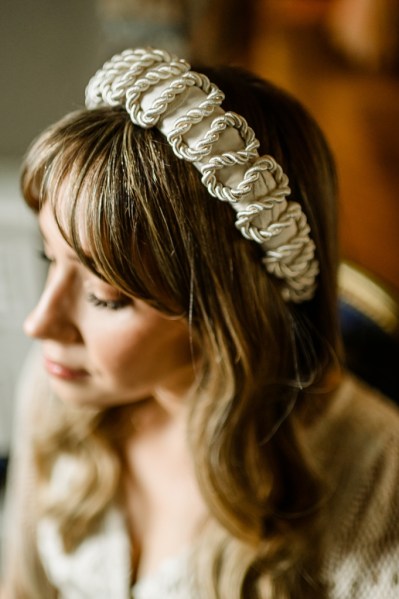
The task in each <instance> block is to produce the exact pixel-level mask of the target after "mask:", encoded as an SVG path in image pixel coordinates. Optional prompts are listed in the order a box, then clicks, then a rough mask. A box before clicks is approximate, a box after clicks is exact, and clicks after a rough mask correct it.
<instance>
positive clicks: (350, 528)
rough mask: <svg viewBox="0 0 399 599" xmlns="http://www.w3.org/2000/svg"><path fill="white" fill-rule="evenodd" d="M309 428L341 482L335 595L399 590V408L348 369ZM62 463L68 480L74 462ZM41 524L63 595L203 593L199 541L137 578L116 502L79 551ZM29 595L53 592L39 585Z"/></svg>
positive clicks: (330, 537)
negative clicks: (196, 562)
mask: <svg viewBox="0 0 399 599" xmlns="http://www.w3.org/2000/svg"><path fill="white" fill-rule="evenodd" d="M22 412H23V411H22ZM22 412H21V415H22ZM22 420H24V419H23V418H22ZM18 434H19V435H22V434H23V435H24V439H25V441H26V439H27V438H29V435H28V431H27V430H24V429H21V428H19V433H18ZM306 434H307V437H308V439H309V446H310V448H311V451H312V453H314V456H315V457H316V458H317V460H318V461H319V463H320V464H321V465H322V467H323V468H324V470H325V471H326V472H327V473H328V475H329V478H330V483H331V488H332V489H333V491H332V498H331V501H330V502H329V505H330V508H329V509H330V511H329V514H328V526H327V527H326V538H325V542H326V546H327V548H328V550H327V560H326V562H325V564H324V577H325V579H326V580H327V581H328V583H329V585H330V595H329V597H330V598H331V599H396V598H399V411H398V408H396V407H395V406H393V405H391V404H390V403H389V402H388V401H387V400H385V399H383V398H381V397H379V396H378V395H376V394H375V393H374V392H372V391H371V390H370V389H368V388H366V387H364V386H363V385H361V384H360V383H358V382H357V381H355V380H353V379H352V378H350V377H347V378H346V380H345V381H344V383H343V384H342V385H341V387H340V389H339V391H338V392H337V393H336V395H335V398H334V400H333V401H332V402H331V405H330V407H329V410H328V412H327V414H326V415H325V416H324V417H323V419H320V420H319V421H318V422H317V424H313V425H312V426H310V427H309V429H308V430H307V431H306ZM24 445H25V449H27V447H26V443H24ZM17 446H18V444H17ZM23 453H24V452H21V451H17V457H18V456H19V455H20V460H19V462H20V463H19V464H18V469H17V471H16V472H15V473H14V477H13V478H12V481H13V484H12V487H15V489H13V488H11V489H10V496H11V500H10V502H9V510H10V516H9V523H11V526H10V527H9V532H8V540H7V545H6V548H5V552H6V555H8V556H9V558H10V559H9V563H10V570H12V565H13V562H14V564H17V563H18V556H17V555H16V556H15V553H17V551H18V550H17V549H13V547H14V546H15V547H17V546H18V541H16V542H14V541H15V540H16V539H17V538H18V530H19V532H20V533H21V534H20V537H21V538H23V537H24V535H29V532H32V530H30V531H29V530H28V531H27V530H25V531H24V530H23V528H24V517H26V513H25V511H27V512H29V506H28V504H29V499H27V497H26V496H27V495H29V493H31V492H32V489H30V490H29V491H28V490H27V489H29V477H30V474H29V467H28V466H27V463H28V462H27V456H25V457H24V456H23V455H22V454H23ZM24 462H25V463H24ZM60 466H62V468H60V469H59V471H60V472H61V471H62V473H63V474H62V478H63V480H64V481H65V474H66V473H67V471H68V464H67V463H63V464H60ZM56 470H57V469H56ZM55 476H56V477H57V474H55ZM60 482H61V478H60ZM33 492H34V491H33ZM23 496H25V497H23ZM24 506H26V510H25V507H24ZM21 510H22V512H23V513H18V511H21ZM21 529H22V532H21ZM33 534H34V539H35V541H34V542H36V543H37V546H38V549H39V555H40V558H41V561H42V564H43V566H44V568H45V571H46V572H47V576H48V578H49V579H50V581H51V582H52V584H53V585H54V586H55V587H56V588H57V589H58V590H59V597H61V598H62V599H129V598H134V599H196V593H195V589H194V586H193V584H192V582H191V578H190V567H189V562H190V560H189V557H190V552H189V550H187V551H186V552H184V553H182V554H181V555H179V556H175V557H172V558H171V559H170V560H168V561H167V562H165V563H164V564H163V565H162V567H161V568H160V569H159V571H157V572H155V573H154V574H153V575H152V576H150V577H148V578H145V579H143V580H140V581H139V582H138V583H137V584H136V585H135V586H134V587H133V589H131V588H130V583H129V580H130V572H129V568H130V547H129V539H128V536H127V532H126V530H125V525H124V521H123V518H122V515H121V514H120V513H119V512H118V510H117V509H116V508H111V509H109V511H108V513H107V515H106V517H105V518H104V520H103V523H102V527H101V528H100V530H99V531H98V532H97V533H96V535H93V536H91V537H88V538H86V539H85V541H84V542H83V543H82V544H81V545H80V546H79V547H78V548H77V549H76V550H75V551H74V552H73V553H72V554H66V553H65V552H64V551H63V548H62V544H61V542H60V538H59V535H58V532H57V529H56V527H55V526H54V523H53V522H52V521H49V520H42V521H41V522H39V524H38V526H37V527H36V528H35V529H34V531H33ZM13 553H14V555H13ZM14 567H16V568H17V566H14ZM6 583H7V579H6ZM24 597H25V595H24ZM27 597H29V599H47V596H43V595H42V596H41V597H40V598H39V595H38V594H37V593H35V592H34V591H32V594H31V596H30V595H27ZM48 597H53V594H49V595H48ZM7 599H16V596H13V595H10V596H9V597H8V596H7ZM18 599H19V596H18ZM266 599H267V598H266ZM293 599H295V598H293Z"/></svg>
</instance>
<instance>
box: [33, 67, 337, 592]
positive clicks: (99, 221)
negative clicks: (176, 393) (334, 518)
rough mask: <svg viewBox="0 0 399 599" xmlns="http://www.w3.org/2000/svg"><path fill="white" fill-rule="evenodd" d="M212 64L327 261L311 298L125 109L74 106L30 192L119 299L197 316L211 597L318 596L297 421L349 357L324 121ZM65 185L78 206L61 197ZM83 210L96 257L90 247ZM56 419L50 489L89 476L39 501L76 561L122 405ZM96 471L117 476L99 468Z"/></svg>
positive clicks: (316, 490)
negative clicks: (339, 361)
mask: <svg viewBox="0 0 399 599" xmlns="http://www.w3.org/2000/svg"><path fill="white" fill-rule="evenodd" d="M201 70H202V72H205V74H207V73H209V74H210V75H209V76H211V77H212V80H213V81H214V82H215V83H216V84H217V85H219V86H220V87H221V89H223V91H224V92H225V94H226V101H225V104H224V105H225V106H226V109H230V110H235V111H237V112H239V113H240V114H242V115H243V116H244V117H245V118H246V119H247V121H248V122H249V124H250V126H251V127H252V128H253V129H254V130H255V132H256V135H257V137H258V139H259V140H260V141H261V148H260V150H261V152H262V153H265V154H266V153H267V154H271V155H272V156H274V157H275V158H276V160H277V161H278V162H279V163H280V164H281V165H282V167H283V169H284V171H285V172H286V173H287V174H288V176H289V179H290V185H291V188H292V197H293V199H295V200H296V201H298V202H299V203H300V204H301V205H302V207H303V209H304V211H305V213H306V214H307V217H308V221H309V223H310V226H311V230H312V236H313V239H314V240H315V243H316V248H317V259H318V260H319V263H320V275H319V277H318V288H317V291H316V293H315V296H314V298H313V299H312V300H311V301H309V302H305V303H304V304H302V305H294V304H289V303H288V304H287V303H285V302H284V301H283V300H282V298H281V294H280V292H279V282H278V281H277V280H274V279H273V277H271V276H269V275H267V274H266V273H265V271H264V268H263V267H262V263H261V259H260V255H259V249H258V248H257V247H256V246H255V245H254V244H252V243H249V242H248V241H246V240H245V239H243V238H242V237H241V235H240V234H239V233H238V232H237V230H236V229H235V227H234V224H233V223H234V216H233V214H232V211H231V208H230V207H229V206H227V205H225V204H223V203H222V202H219V201H216V200H215V199H214V198H211V197H210V196H209V195H208V194H207V192H206V190H205V188H204V187H203V186H202V184H201V182H200V178H199V175H198V173H197V171H196V170H195V169H194V168H193V167H192V166H191V165H189V164H187V163H183V162H182V161H180V160H179V159H177V158H176V157H175V156H174V154H173V152H172V151H171V148H170V147H169V144H168V143H167V142H166V141H165V140H164V139H163V137H162V135H161V134H159V133H158V132H157V131H156V130H143V129H140V128H138V127H136V126H135V125H133V124H132V122H131V121H130V119H129V116H128V115H127V113H126V112H125V111H124V110H122V109H120V108H101V109H95V110H91V111H86V110H82V111H78V112H75V113H73V114H71V115H69V116H67V117H65V118H64V119H63V120H61V121H60V122H58V123H56V124H55V125H54V126H52V127H50V128H49V129H48V130H47V131H46V132H45V133H43V134H42V135H41V136H40V137H39V138H38V140H37V141H36V142H35V143H34V144H33V146H32V147H31V149H30V151H29V153H28V155H27V157H26V160H25V164H24V168H23V173H22V188H23V192H24V196H25V198H26V201H27V203H28V204H29V205H30V206H31V207H32V208H33V209H34V210H36V211H38V210H40V208H41V205H42V203H43V202H51V203H52V205H53V208H54V212H55V214H56V216H57V217H58V222H59V226H60V228H61V229H62V231H63V234H64V235H65V237H66V239H67V240H68V242H69V243H70V244H71V246H72V247H73V248H74V249H75V251H76V252H77V254H78V255H79V257H80V259H81V260H82V261H83V262H84V263H85V264H86V265H87V266H88V267H89V268H91V269H92V270H94V271H95V272H96V273H97V274H99V275H100V276H101V277H103V278H104V279H105V280H107V281H108V282H110V283H111V284H112V285H115V286H116V287H118V288H119V289H121V290H122V291H123V292H124V293H125V294H127V295H131V296H134V297H140V298H142V299H144V300H146V301H148V302H149V303H150V304H151V305H152V306H154V307H156V308H157V309H159V310H162V311H164V312H167V313H169V314H174V315H180V316H181V317H183V318H186V319H187V320H188V321H189V323H190V326H191V329H192V335H193V343H195V342H196V341H197V340H199V341H200V346H201V348H202V361H201V373H200V374H201V376H200V381H199V385H198V390H197V392H196V393H195V396H194V397H193V399H192V402H191V410H190V417H189V442H190V447H191V452H192V457H193V461H194V464H195V467H196V474H197V478H198V483H199V486H200V489H201V492H202V494H203V496H204V498H205V500H206V501H207V504H208V506H209V511H210V514H211V516H212V524H211V525H210V526H209V528H208V527H207V529H206V530H205V531H204V533H203V539H201V540H200V541H199V544H198V550H197V556H196V564H197V569H198V570H201V588H200V589H199V592H200V593H203V596H204V597H207V599H213V598H214V599H216V598H217V597H226V598H227V597H228V598H229V599H239V598H241V597H242V598H249V597H250V598H251V599H252V598H254V597H256V596H258V595H257V593H259V596H262V591H261V590H259V589H260V588H261V587H260V586H259V585H260V581H261V580H262V579H263V578H265V577H266V579H267V585H268V589H269V590H268V593H269V594H270V596H271V597H278V598H279V599H282V598H284V597H290V596H292V594H291V593H293V594H295V597H296V598H300V597H306V598H307V599H310V598H311V597H318V599H320V598H321V597H323V588H322V585H321V583H320V584H319V582H320V581H319V580H318V574H319V573H318V565H319V558H320V556H319V555H318V551H319V549H320V543H319V539H320V513H321V511H322V510H321V509H319V508H320V499H321V497H322V493H323V484H322V481H321V480H320V477H319V474H318V473H317V472H316V469H315V467H314V465H313V464H312V463H311V460H310V458H309V456H308V454H307V450H306V447H304V443H303V441H302V439H301V437H300V435H299V434H298V426H297V422H298V419H299V418H300V411H301V406H302V405H306V406H307V408H308V406H309V405H310V406H311V401H312V399H311V397H310V395H309V393H308V392H307V391H309V390H310V391H314V390H315V389H317V386H318V384H319V383H320V382H321V381H322V380H323V378H324V377H325V375H326V373H327V372H328V370H329V368H330V367H331V365H332V363H333V361H334V359H335V356H336V352H337V347H338V327H337V313H336V312H337V310H336V290H335V278H336V266H337V243H336V214H335V211H336V198H335V194H336V189H335V173H334V166H333V161H332V159H331V155H330V152H329V150H328V147H327V145H326V142H325V140H324V137H323V136H322V134H321V133H320V130H319V128H318V127H317V125H316V124H315V122H314V121H313V120H312V119H311V117H310V116H309V115H308V114H307V113H306V111H305V110H304V109H303V108H302V107H301V106H300V105H299V104H298V103H297V102H296V101H295V100H294V99H292V98H291V97H290V96H289V95H287V94H285V93H284V92H282V91H281V90H279V89H277V88H276V87H274V86H273V85H271V84H269V83H266V82H263V81H261V80H258V79H256V78H254V77H252V76H250V75H248V74H247V73H244V72H242V71H238V70H237V69H220V70H214V69H212V70H206V69H201ZM71 165H72V166H71ZM69 176H71V177H70V182H71V181H72V185H73V187H72V189H73V193H72V196H71V199H70V206H68V211H67V212H66V211H65V210H64V208H65V207H63V206H62V205H61V204H60V201H59V198H60V194H58V193H57V192H58V190H59V188H60V185H62V183H63V181H64V180H65V179H66V178H67V177H69ZM82 190H83V191H84V192H85V193H84V194H83V193H81V192H82ZM87 192H88V193H87ZM87 197H89V198H90V201H87ZM82 210H83V214H84V222H85V225H86V226H85V243H86V244H87V243H88V246H89V251H90V257H88V256H87V253H86V252H87V248H86V251H85V249H84V248H83V247H82V240H81V239H80V234H81V222H82V221H81V219H82ZM66 214H68V215H69V217H68V220H67V222H66V219H65V215H66ZM79 227H80V228H79ZM60 409H61V410H62V417H61V418H59V419H58V421H57V423H56V424H55V425H52V426H51V427H50V428H49V430H48V431H47V433H46V435H45V436H44V437H43V435H42V438H41V439H40V440H37V442H36V455H37V463H38V465H39V472H40V476H41V478H40V480H41V485H42V487H43V488H44V489H46V488H48V486H49V481H50V479H51V471H52V468H53V466H54V463H55V461H56V458H57V452H58V453H59V452H66V453H68V454H70V455H73V456H75V457H76V460H77V463H79V464H80V465H81V466H80V470H79V472H82V471H83V472H85V475H84V477H83V480H84V481H85V484H83V485H82V484H80V485H79V486H78V485H77V486H76V489H75V493H74V494H72V493H71V494H70V495H68V497H61V498H60V497H57V499H56V500H55V499H52V498H51V496H50V495H49V494H47V498H48V497H50V499H47V501H46V503H45V506H46V507H45V511H46V513H48V514H52V515H53V516H55V517H56V518H57V520H58V522H59V526H60V531H61V534H62V537H63V540H64V544H65V547H66V549H67V550H71V549H73V547H74V546H75V545H76V544H77V543H79V541H80V540H81V538H82V535H85V534H87V533H88V532H90V530H91V528H92V527H94V526H95V525H96V523H97V522H98V520H99V518H101V516H102V514H103V513H104V511H105V510H106V509H107V506H108V505H109V503H110V501H112V499H113V498H114V497H115V495H116V493H117V489H118V477H119V467H120V466H119V462H118V452H117V449H116V447H117V445H118V434H117V432H116V431H117V430H118V428H117V425H116V423H118V422H119V419H118V410H117V409H113V410H108V411H105V412H103V413H100V414H95V415H93V416H92V417H88V419H87V423H86V425H85V426H82V423H81V421H80V425H79V426H77V421H78V420H79V418H76V415H75V414H73V413H72V412H69V410H68V408H67V407H62V408H60ZM310 409H311V408H310ZM120 434H121V435H122V434H124V433H123V432H122V430H121V433H120ZM99 461H101V463H102V464H105V465H107V467H105V468H103V467H101V468H98V467H96V464H98V463H99ZM44 496H45V497H46V495H44ZM309 580H310V582H309ZM264 584H266V582H265V581H264ZM294 590H295V592H294ZM268 596H269V595H268Z"/></svg>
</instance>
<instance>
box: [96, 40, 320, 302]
mask: <svg viewBox="0 0 399 599" xmlns="http://www.w3.org/2000/svg"><path fill="white" fill-rule="evenodd" d="M223 100H224V94H223V92H222V91H221V90H220V89H219V88H218V87H217V86H216V85H214V84H213V83H211V82H210V81H209V79H208V78H207V77H206V76H205V75H202V74H200V73H196V72H193V71H191V69H190V65H189V64H188V63H187V62H186V61H185V60H182V59H179V58H177V57H176V56H173V55H171V54H169V53H167V52H165V51H163V50H156V49H151V48H139V49H136V50H125V51H124V52H122V53H121V54H118V55H116V56H114V57H113V58H112V59H111V60H109V61H108V62H106V63H105V64H104V66H103V67H102V69H100V70H99V71H97V73H96V74H95V75H94V77H93V78H92V79H91V80H90V82H89V84H88V86H87V89H86V106H87V108H88V109H93V108H96V107H99V106H104V105H105V106H123V107H124V108H125V109H126V111H127V112H128V113H129V115H130V118H131V120H132V122H133V123H134V124H135V125H138V126H139V127H143V128H149V127H157V128H158V129H159V130H160V131H161V132H162V133H163V134H164V135H165V137H166V139H167V140H168V142H169V143H170V145H171V147H172V148H173V151H174V153H175V154H176V156H178V157H179V158H181V159H182V160H186V161H188V162H191V163H193V164H194V166H195V167H196V168H197V169H198V171H199V172H200V173H201V178H202V183H203V184H204V185H205V187H206V188H207V190H208V192H209V193H210V194H211V195H212V196H214V197H215V198H218V199H219V200H222V201H225V202H229V203H230V204H231V206H232V207H233V208H234V210H235V211H236V213H237V214H236V227H237V228H238V229H239V230H240V231H241V233H242V235H243V236H244V237H245V238H246V239H249V240H252V241H255V242H257V243H259V244H260V245H261V247H262V249H263V251H264V257H263V263H264V265H265V267H266V270H267V271H268V272H269V273H270V274H272V275H273V276H275V277H278V279H280V280H281V282H282V285H281V291H282V295H283V298H284V300H286V301H293V302H302V301H305V300H308V299H311V298H312V297H313V295H314V292H315V288H316V282H315V281H316V276H317V274H318V271H319V267H318V262H317V260H316V259H315V244H314V242H313V241H312V239H311V238H310V235H309V233H310V227H309V225H308V223H307V219H306V215H305V214H304V212H303V210H302V207H301V206H300V204H299V203H297V202H294V201H288V200H287V197H288V196H289V195H290V188H289V185H288V177H287V176H286V175H285V173H284V172H283V170H282V168H281V167H280V165H279V164H277V162H276V161H275V160H274V158H272V157H271V156H259V153H258V148H259V141H258V140H257V139H256V137H255V133H254V131H253V130H252V129H251V127H250V126H249V125H248V123H247V121H246V120H245V119H244V118H243V117H241V116H239V115H238V114H236V113H234V112H225V111H224V110H223V109H222V108H221V104H222V102H223Z"/></svg>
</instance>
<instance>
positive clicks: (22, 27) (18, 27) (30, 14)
mask: <svg viewBox="0 0 399 599" xmlns="http://www.w3.org/2000/svg"><path fill="white" fill-rule="evenodd" d="M99 41H100V35H99V27H98V22H97V19H96V11H95V0H84V1H82V0H67V1H65V0H1V2H0V89H1V93H0V130H1V135H0V155H3V156H4V155H6V156H12V157H17V158H18V157H20V156H21V154H22V153H23V152H24V151H25V149H26V146H27V144H28V143H29V142H30V141H31V139H32V138H33V137H34V136H35V135H36V134H37V133H38V132H39V131H41V130H42V129H43V128H44V127H45V126H46V125H48V124H50V123H51V122H52V121H54V120H56V119H57V118H59V117H60V116H61V115H62V114H64V113H65V112H67V111H69V110H71V109H73V108H75V107H77V106H79V105H80V104H82V103H83V99H84V98H83V92H84V87H85V85H86V83H87V80H88V77H90V75H91V74H92V73H93V70H94V69H95V68H97V67H98V65H99Z"/></svg>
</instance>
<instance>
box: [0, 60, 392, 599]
mask: <svg viewBox="0 0 399 599" xmlns="http://www.w3.org/2000/svg"><path fill="white" fill-rule="evenodd" d="M207 73H208V74H209V77H210V79H211V81H212V82H216V84H217V86H218V87H216V85H214V84H213V83H210V82H209V80H208V79H207V78H206V77H205V76H204V75H203V74H202V75H201V74H200V75H198V74H196V73H195V72H192V71H191V70H190V68H189V65H187V64H186V63H185V62H184V61H181V60H178V59H176V58H175V57H171V56H169V55H168V54H167V53H165V52H162V51H157V50H140V49H139V50H136V51H126V52H125V53H123V54H122V55H121V56H116V57H114V59H112V61H110V62H109V63H106V65H104V67H103V69H101V70H100V71H99V72H98V73H97V74H96V75H95V77H94V78H93V79H92V80H91V82H90V84H89V87H88V90H87V97H86V103H87V109H85V110H81V111H78V112H75V113H73V114H71V115H68V116H67V117H65V118H64V119H63V120H61V121H60V122H59V123H56V124H55V125H53V126H52V127H50V128H49V129H48V130H47V131H46V132H44V133H43V134H42V135H41V136H40V137H39V138H38V140H37V141H36V142H35V143H34V144H33V146H32V147H31V149H30V150H29V152H28V155H27V157H26V160H25V163H24V167H23V173H22V187H23V191H24V196H25V198H26V201H27V203H28V204H29V206H31V207H32V209H33V210H35V211H36V212H37V213H38V219H39V224H40V227H41V230H42V233H43V239H44V250H45V257H46V259H47V260H48V261H49V262H50V268H49V276H48V282H47V285H46V288H45V290H44V292H43V295H42V298H41V299H40V301H39V304H38V305H37V306H36V308H35V309H34V311H33V312H32V314H31V315H30V316H29V317H28V319H27V321H26V323H25V330H26V332H27V334H29V335H31V336H32V337H35V338H38V339H40V340H41V341H42V347H43V360H42V361H41V364H42V365H43V364H44V370H45V371H46V375H45V376H43V374H42V373H41V370H42V365H41V366H40V368H39V369H38V368H36V367H35V377H36V378H35V381H36V382H35V383H30V389H32V388H33V391H31V390H30V392H29V393H28V395H29V398H30V399H29V406H27V407H26V413H25V412H24V413H23V414H22V420H23V422H25V425H24V426H25V427H26V428H24V429H23V433H22V434H21V436H23V438H24V442H23V444H24V449H23V450H22V449H21V450H20V452H19V453H20V457H19V460H18V459H16V466H15V475H14V480H13V481H12V482H13V485H11V486H14V487H15V488H16V491H15V497H16V499H15V500H13V505H14V506H15V507H14V516H12V515H11V519H12V521H13V522H14V528H13V531H12V534H10V548H9V558H8V566H7V568H6V577H5V588H6V591H7V593H8V594H7V596H8V597H18V598H25V597H27V598H28V597H29V598H31V597H38V598H39V597H40V598H43V597H53V596H54V597H57V596H59V597H66V598H67V599H74V598H81V597H95V598H96V599H99V598H100V597H113V598H119V597H120V598H125V597H129V596H133V597H134V598H135V599H142V598H143V599H152V598H155V597H156V598H160V597H162V598H168V597H171V598H174V599H178V598H183V597H184V598H185V599H197V598H207V599H216V598H219V597H220V598H223V599H224V598H228V599H236V598H237V599H238V598H245V599H247V598H250V599H253V598H256V597H259V598H260V599H264V598H265V599H266V598H267V599H269V598H278V599H284V598H295V599H297V598H302V597H304V598H306V599H309V598H312V597H317V598H318V599H320V598H323V597H329V598H338V597H339V598H340V599H341V598H342V597H351V598H358V599H360V598H364V597H378V596H379V597H382V596H383V597H385V598H387V599H389V598H391V597H392V598H393V597H394V596H395V592H397V591H398V570H397V566H396V563H397V559H396V558H397V557H398V523H397V522H398V519H397V518H396V519H395V515H397V511H398V507H397V490H396V489H397V480H398V475H397V459H398V417H397V414H396V412H395V410H394V409H393V408H392V407H391V406H389V405H386V404H385V403H384V402H383V400H381V399H379V398H376V397H375V396H374V395H373V394H372V393H371V392H370V391H369V390H367V389H365V388H363V387H361V386H360V385H358V383H355V382H354V381H352V380H351V379H350V378H349V377H348V376H346V375H345V374H344V373H343V372H342V370H341V368H340V359H339V356H340V349H339V331H338V325H337V308H336V300H337V298H336V284H335V280H336V266H337V242H336V216H335V209H336V189H335V173H334V166H333V162H332V159H331V155H330V152H329V150H328V147H327V145H326V143H325V141H324V138H323V136H322V134H321V133H320V131H319V129H318V127H317V125H316V124H315V123H314V121H313V120H312V119H311V118H310V117H309V115H308V114H307V113H306V112H305V110H304V109H303V108H302V107H301V106H300V105H299V104H298V103H297V102H296V101H295V100H293V99H292V98H291V97H289V96H288V95H286V94H285V93H284V92H282V91H281V90H279V89H277V88H275V87H274V86H272V85H271V84H269V83H265V82H262V81H260V80H258V79H256V78H254V77H252V76H250V75H248V74H245V73H243V72H241V71H237V70H235V69H220V70H212V71H211V70H209V71H207ZM219 87H220V88H221V89H222V90H223V92H224V93H225V95H226V98H225V100H224V98H223V94H222V92H220V89H219ZM222 102H223V108H221V104H222ZM230 109H231V110H234V111H236V112H234V113H231V112H225V111H229V110H230ZM237 113H238V114H239V115H242V116H243V117H245V119H246V120H245V119H244V118H242V116H238V115H237ZM248 124H249V126H248ZM251 127H252V128H253V130H254V131H255V135H256V137H255V135H254V133H253V130H252V129H251ZM257 140H259V141H257ZM198 171H199V172H198ZM285 173H287V174H288V177H289V181H290V187H288V179H287V176H286V174H285ZM290 192H291V196H292V198H293V200H291V196H290ZM212 196H214V197H212ZM221 200H222V201H221ZM235 212H236V215H235V221H236V226H234V213H235ZM17 458H18V455H17ZM27 464H30V465H29V467H27Z"/></svg>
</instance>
